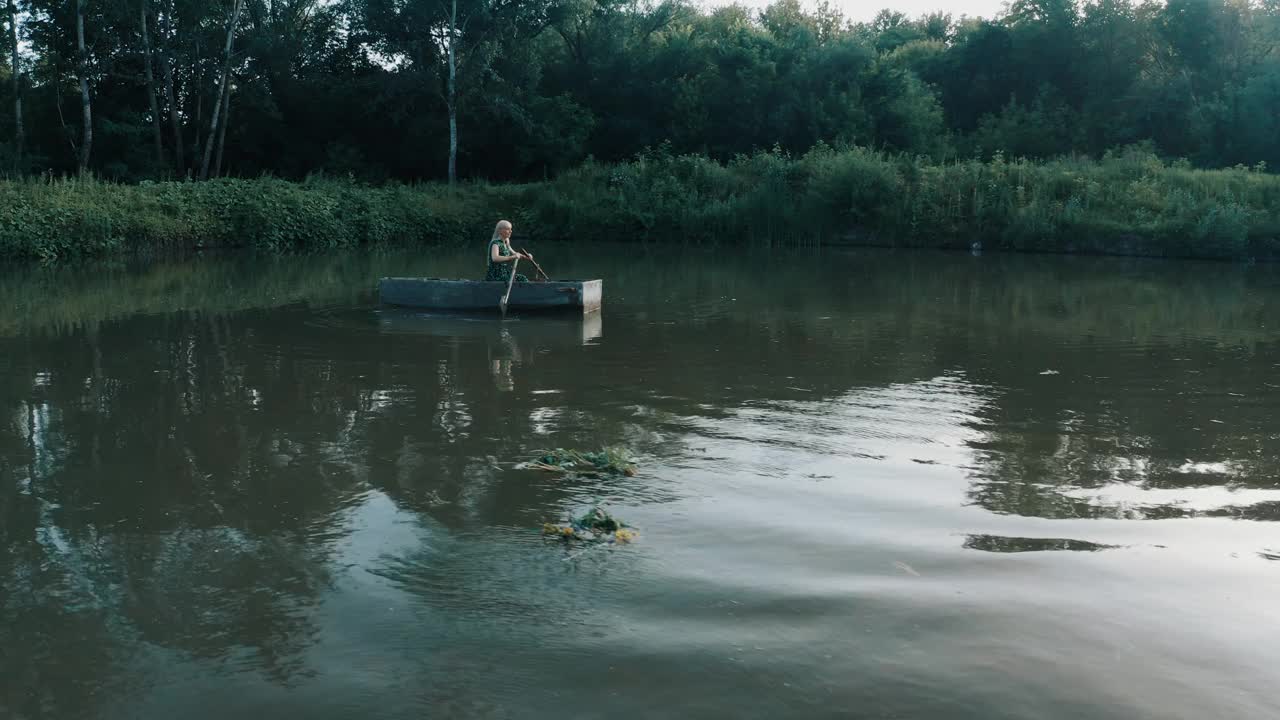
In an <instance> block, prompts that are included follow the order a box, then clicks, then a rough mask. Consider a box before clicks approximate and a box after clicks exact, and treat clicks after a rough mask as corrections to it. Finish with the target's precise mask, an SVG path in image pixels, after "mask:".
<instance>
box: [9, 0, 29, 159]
mask: <svg viewBox="0 0 1280 720" xmlns="http://www.w3.org/2000/svg"><path fill="white" fill-rule="evenodd" d="M9 43H10V45H9V49H10V51H11V52H12V53H13V56H12V58H13V66H12V70H13V143H14V157H13V165H14V169H15V170H16V171H17V172H19V173H21V172H22V169H23V165H22V151H23V149H24V145H25V144H26V139H27V134H26V128H25V127H24V126H23V124H22V65H21V58H19V57H18V4H17V2H15V0H9Z"/></svg>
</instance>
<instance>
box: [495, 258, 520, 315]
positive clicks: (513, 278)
mask: <svg viewBox="0 0 1280 720" xmlns="http://www.w3.org/2000/svg"><path fill="white" fill-rule="evenodd" d="M519 264H520V257H519V256H516V259H515V260H512V261H511V277H509V278H507V292H506V293H504V294H503V295H502V302H499V303H498V309H500V310H501V311H502V316H503V317H506V315H507V299H508V298H510V297H511V285H512V283H514V282H515V281H516V266H518V265H519Z"/></svg>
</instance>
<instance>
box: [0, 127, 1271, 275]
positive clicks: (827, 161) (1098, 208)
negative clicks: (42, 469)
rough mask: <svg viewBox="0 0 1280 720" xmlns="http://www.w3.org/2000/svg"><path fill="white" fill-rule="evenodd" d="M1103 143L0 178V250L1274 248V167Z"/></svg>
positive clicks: (1249, 251)
mask: <svg viewBox="0 0 1280 720" xmlns="http://www.w3.org/2000/svg"><path fill="white" fill-rule="evenodd" d="M1262 170H1263V169H1262V168H1253V169H1250V168H1242V167H1241V168H1233V169H1225V170H1193V169H1191V168H1190V167H1189V166H1187V165H1186V164H1177V163H1175V164H1170V163H1166V162H1163V161H1161V160H1159V159H1158V158H1156V157H1155V156H1153V155H1151V154H1148V153H1144V152H1140V151H1129V152H1125V153H1117V154H1115V155H1111V156H1108V157H1106V158H1104V159H1102V160H1087V159H1073V160H1058V161H1053V162H1048V163H1032V162H1027V161H1005V160H1004V159H1002V158H999V157H997V158H996V159H995V160H994V161H991V162H980V161H976V160H973V161H960V162H951V163H943V164H938V163H932V162H930V161H928V160H926V159H923V158H918V157H911V156H890V155H886V154H882V153H877V152H873V151H869V150H862V149H853V150H847V151H834V150H831V149H827V148H818V149H816V150H814V151H811V152H809V153H807V154H806V155H804V156H802V157H798V158H789V157H786V156H783V155H780V154H776V153H757V154H755V155H752V156H745V157H741V158H739V159H737V160H735V161H733V162H730V163H728V164H721V163H717V162H714V161H711V160H708V159H705V158H699V157H688V156H681V157H674V156H670V155H664V154H661V153H655V154H651V155H648V156H642V157H640V158H637V159H636V160H634V161H632V162H629V163H623V164H617V165H600V164H594V163H588V164H587V165H585V166H583V167H581V168H578V169H576V170H574V171H571V172H568V173H565V174H564V175H562V176H560V177H559V178H556V179H554V180H549V181H547V182H544V183H535V184H524V185H489V184H483V183H466V184H463V185H460V186H458V187H457V188H453V189H451V188H448V187H445V186H441V185H434V184H432V185H418V186H404V185H394V186H381V187H371V186H364V185H360V184H357V183H353V182H347V181H342V180H333V179H315V180H311V181H307V182H303V183H293V182H287V181H283V180H276V179H269V178H263V179H256V180H218V181H213V182H207V183H194V182H163V183H142V184H138V185H120V184H114V183H108V182H102V181H98V180H93V179H70V180H25V181H6V182H0V204H2V205H0V206H3V207H5V208H7V210H6V211H5V217H4V219H3V222H0V257H5V258H10V259H39V260H45V261H55V260H62V259H67V258H74V257H85V256H109V255H123V254H129V253H133V252H138V251H167V250H187V249H192V248H199V247H253V248H258V249H266V250H272V251H289V250H299V249H325V248H340V247H359V246H395V245H456V244H459V243H462V242H467V241H471V242H475V241H477V238H479V239H481V240H482V239H483V238H484V237H485V236H486V235H487V233H488V232H489V231H490V229H491V228H492V226H493V222H494V221H495V219H496V218H498V217H500V216H502V217H508V218H510V219H512V220H513V221H514V222H515V223H516V225H517V228H518V229H517V233H518V234H519V235H520V236H522V237H524V238H528V239H530V240H531V241H536V240H539V239H573V240H575V241H597V240H606V239H608V240H636V241H639V240H647V241H668V242H671V241H674V242H682V243H691V244H706V243H717V242H720V243H732V244H749V245H755V246H766V245H769V246H773V245H812V244H849V245H876V246H895V247H937V248H957V249H958V248H969V247H971V246H972V245H973V244H974V243H981V244H982V246H983V247H984V248H985V249H987V250H1011V251H1032V252H1062V253H1080V254H1113V255H1142V256H1152V257H1187V258H1212V259H1258V260H1271V259H1280V177H1277V176H1275V175H1271V174H1267V173H1266V172H1263V171H1262Z"/></svg>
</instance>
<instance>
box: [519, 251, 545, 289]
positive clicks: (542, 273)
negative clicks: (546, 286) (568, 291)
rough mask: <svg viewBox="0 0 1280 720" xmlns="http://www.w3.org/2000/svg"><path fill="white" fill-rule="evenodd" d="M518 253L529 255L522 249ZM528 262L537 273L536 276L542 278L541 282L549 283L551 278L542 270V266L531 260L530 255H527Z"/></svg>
mask: <svg viewBox="0 0 1280 720" xmlns="http://www.w3.org/2000/svg"><path fill="white" fill-rule="evenodd" d="M520 252H522V253H524V254H525V255H529V251H528V250H525V249H523V248H522V249H521V250H520ZM529 262H531V263H533V269H535V270H537V271H538V274H539V275H541V276H542V279H543V280H546V281H548V282H550V280H551V276H550V275H548V274H547V272H546V271H545V270H543V269H542V266H541V265H539V264H538V261H537V260H534V259H533V256H532V255H529Z"/></svg>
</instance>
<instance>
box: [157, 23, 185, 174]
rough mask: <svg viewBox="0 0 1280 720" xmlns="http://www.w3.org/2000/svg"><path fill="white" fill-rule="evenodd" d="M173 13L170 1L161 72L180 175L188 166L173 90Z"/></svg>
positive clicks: (175, 163) (177, 168) (164, 29)
mask: <svg viewBox="0 0 1280 720" xmlns="http://www.w3.org/2000/svg"><path fill="white" fill-rule="evenodd" d="M172 14H173V3H172V2H170V3H169V8H168V10H167V11H166V12H165V14H164V18H163V20H164V23H163V24H164V27H163V28H161V32H160V38H161V40H162V43H161V45H162V47H161V49H160V72H162V73H163V74H164V100H165V102H166V103H168V104H169V129H170V130H171V131H172V132H173V166H174V170H176V171H177V173H178V174H179V175H181V174H182V169H183V168H184V167H185V166H186V158H187V154H186V149H185V148H184V147H183V145H182V121H181V120H179V119H178V97H177V93H175V92H174V91H173V62H172V61H170V60H169V48H170V47H172V32H173V28H172V24H171V21H170V18H171V17H172Z"/></svg>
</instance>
